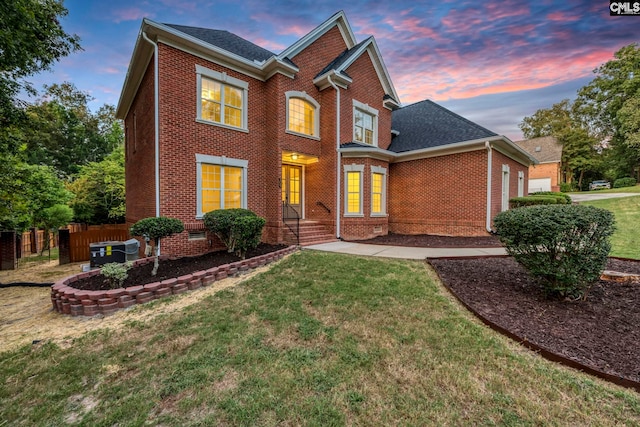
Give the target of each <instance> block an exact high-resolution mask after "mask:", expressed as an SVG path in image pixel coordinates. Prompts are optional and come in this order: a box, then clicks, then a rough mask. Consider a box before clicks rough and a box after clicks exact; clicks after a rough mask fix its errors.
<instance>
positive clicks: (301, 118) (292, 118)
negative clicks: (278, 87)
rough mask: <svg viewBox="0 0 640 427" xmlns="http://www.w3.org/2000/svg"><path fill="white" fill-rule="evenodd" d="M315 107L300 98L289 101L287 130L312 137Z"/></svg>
mask: <svg viewBox="0 0 640 427" xmlns="http://www.w3.org/2000/svg"><path fill="white" fill-rule="evenodd" d="M314 121H315V107H314V106H313V104H311V103H310V102H307V101H305V100H303V99H300V98H290V99H289V123H288V125H289V130H291V131H293V132H298V133H303V134H305V135H314V133H315V123H314Z"/></svg>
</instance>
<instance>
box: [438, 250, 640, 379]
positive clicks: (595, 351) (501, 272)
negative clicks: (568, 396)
mask: <svg viewBox="0 0 640 427" xmlns="http://www.w3.org/2000/svg"><path fill="white" fill-rule="evenodd" d="M429 262H430V264H431V265H432V266H433V267H434V268H435V270H436V271H437V273H438V275H439V276H440V278H441V280H442V281H443V283H444V284H445V285H446V286H447V287H448V288H449V289H451V291H452V292H453V293H454V294H455V295H456V296H457V297H458V298H460V300H461V301H463V302H464V303H465V304H466V305H467V306H469V307H471V308H472V309H473V310H474V311H476V312H477V313H478V314H480V315H481V316H482V317H484V318H485V319H487V320H489V321H490V322H492V323H494V324H496V325H498V326H499V327H501V328H503V329H506V330H508V331H509V332H511V333H513V334H515V335H517V336H519V337H521V338H524V339H526V340H527V341H529V342H531V343H533V344H535V345H537V346H539V347H541V348H543V349H546V350H548V351H550V352H551V353H554V354H557V355H560V356H563V357H565V358H568V359H571V360H574V361H576V362H578V363H581V364H583V365H586V366H589V367H592V368H595V369H596V370H599V371H601V372H604V373H607V374H611V375H614V376H616V377H620V378H626V379H629V380H632V381H640V352H638V351H637V345H638V343H639V342H640V310H639V309H638V307H639V306H640V283H613V282H605V281H599V282H598V283H596V284H595V285H594V286H593V287H592V289H591V291H590V292H589V294H588V298H587V300H586V301H575V302H572V301H564V300H562V301H561V300H549V299H547V298H545V295H544V293H543V291H542V288H541V287H540V286H539V285H538V283H537V282H536V280H535V279H533V278H532V277H530V276H529V275H528V274H527V272H526V271H525V270H524V269H523V268H522V267H521V266H520V265H519V264H518V263H517V262H516V261H515V260H513V259H512V258H510V257H488V258H475V259H471V258H466V259H462V258H458V259H433V260H430V261H429ZM607 270H615V271H618V272H623V273H640V261H635V260H621V259H610V260H609V263H608V265H607Z"/></svg>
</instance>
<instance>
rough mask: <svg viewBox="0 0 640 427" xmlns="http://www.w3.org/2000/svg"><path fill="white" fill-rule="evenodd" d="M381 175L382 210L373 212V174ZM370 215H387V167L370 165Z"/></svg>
mask: <svg viewBox="0 0 640 427" xmlns="http://www.w3.org/2000/svg"><path fill="white" fill-rule="evenodd" d="M375 174H379V175H382V189H381V191H382V200H381V205H382V212H373V175H375ZM369 216H371V217H386V216H387V169H386V168H383V167H380V166H371V210H370V213H369Z"/></svg>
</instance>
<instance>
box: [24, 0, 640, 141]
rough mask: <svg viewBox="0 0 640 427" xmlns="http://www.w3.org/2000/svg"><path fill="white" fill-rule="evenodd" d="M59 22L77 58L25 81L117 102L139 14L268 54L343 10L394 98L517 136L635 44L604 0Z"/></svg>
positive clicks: (373, 4) (159, 3) (629, 25)
mask: <svg viewBox="0 0 640 427" xmlns="http://www.w3.org/2000/svg"><path fill="white" fill-rule="evenodd" d="M64 4H65V6H66V8H67V9H68V10H69V15H68V16H67V17H66V18H64V19H63V20H62V25H63V27H64V29H65V30H66V31H67V32H68V33H75V34H78V35H79V36H80V38H81V44H82V47H83V49H84V50H83V51H81V52H76V53H73V54H71V55H70V56H68V57H66V58H64V59H62V60H61V61H60V62H59V63H58V64H56V65H55V66H54V68H53V70H52V71H51V72H46V73H42V74H39V75H37V76H33V77H31V78H30V79H29V81H31V82H32V83H34V84H35V85H36V87H41V86H42V84H45V83H46V84H51V83H61V82H63V81H65V80H66V81H71V82H73V83H74V84H75V85H76V86H77V87H78V88H79V89H81V90H84V91H87V92H90V93H91V94H92V96H93V97H95V101H94V102H93V103H92V104H91V107H92V109H93V110H96V109H97V108H98V107H99V106H100V105H102V104H105V103H108V104H114V105H115V104H117V102H118V98H119V96H120V90H121V89H122V84H123V82H124V77H125V74H126V71H127V67H128V65H129V60H130V58H131V53H132V51H133V46H134V43H135V41H136V36H137V34H138V31H139V29H140V24H141V20H142V18H144V17H147V18H150V19H152V20H154V21H156V22H161V23H172V24H181V25H190V26H197V27H205V28H215V29H223V30H228V31H230V32H232V33H235V34H237V35H239V36H241V37H244V38H245V39H247V40H249V41H251V42H253V43H255V44H258V45H260V46H262V47H264V48H266V49H268V50H270V51H272V52H274V53H280V52H281V51H282V50H284V49H285V48H286V47H288V46H289V45H290V44H292V43H293V42H295V41H296V40H297V39H299V38H300V37H302V36H304V35H305V34H306V33H308V32H309V31H311V30H312V29H313V28H315V27H316V26H317V25H319V24H321V23H322V22H323V21H325V20H326V19H328V18H329V17H330V16H331V15H333V14H334V13H335V12H337V11H339V10H344V11H345V13H346V15H347V19H348V20H349V23H350V24H351V26H352V28H353V31H354V33H355V35H356V38H357V39H358V41H362V40H363V39H365V38H366V37H368V36H369V35H373V36H374V37H375V39H376V41H377V43H378V46H379V47H380V51H381V53H382V56H383V59H384V61H385V64H386V66H387V69H388V70H389V73H390V74H391V78H392V80H393V82H394V85H395V88H396V91H397V92H398V94H399V95H400V101H401V102H402V104H403V105H407V104H410V103H413V102H416V101H420V100H423V99H431V100H433V101H435V102H438V103H440V104H441V105H443V106H445V107H447V108H449V109H451V110H453V111H455V112H456V113H458V114H461V115H463V116H465V117H466V118H468V119H470V120H473V121H475V122H477V123H479V124H481V125H483V126H485V127H487V128H489V129H491V130H492V131H494V132H497V133H499V134H504V135H506V136H507V137H509V138H511V139H513V140H518V139H521V136H522V135H521V133H520V130H519V129H518V123H519V122H520V121H521V120H522V118H523V117H524V116H528V115H531V114H533V113H534V112H535V111H536V110H537V109H539V108H548V107H550V106H551V105H552V104H554V103H556V102H559V101H561V100H562V99H564V98H574V97H575V95H576V90H577V89H578V88H580V87H581V86H583V85H585V84H586V83H588V82H589V81H590V80H591V79H592V78H593V76H594V75H593V69H594V68H596V67H597V66H599V65H601V64H603V63H604V62H606V61H608V60H610V59H612V58H613V53H614V52H615V51H616V50H618V49H619V48H621V47H622V46H625V45H628V44H630V43H640V16H622V17H612V16H609V2H607V1H602V0H600V1H595V0H584V1H578V0H576V1H572V0H565V1H555V0H535V1H533V0H532V1H515V0H489V1H466V0H463V1H452V0H442V1H415V0H414V1H409V0H396V1H381V0H376V1H358V0H352V1H350V2H343V1H322V2H318V1H302V0H295V1H294V0H281V1H268V0H249V1H240V2H238V1H237V0H234V1H228V0H223V1H218V0H216V1H207V0H153V1H146V0H109V1H103V0H101V1H87V0H66V1H65V3H64Z"/></svg>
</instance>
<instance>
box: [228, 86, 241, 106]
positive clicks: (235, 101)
mask: <svg viewBox="0 0 640 427" xmlns="http://www.w3.org/2000/svg"><path fill="white" fill-rule="evenodd" d="M224 103H225V105H229V106H231V107H236V108H242V92H241V91H240V89H236V88H234V87H229V86H225V87H224Z"/></svg>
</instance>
